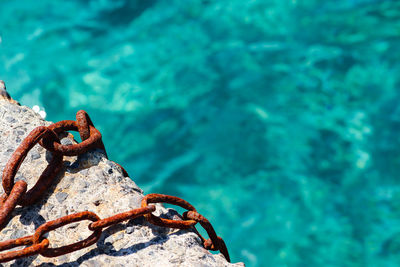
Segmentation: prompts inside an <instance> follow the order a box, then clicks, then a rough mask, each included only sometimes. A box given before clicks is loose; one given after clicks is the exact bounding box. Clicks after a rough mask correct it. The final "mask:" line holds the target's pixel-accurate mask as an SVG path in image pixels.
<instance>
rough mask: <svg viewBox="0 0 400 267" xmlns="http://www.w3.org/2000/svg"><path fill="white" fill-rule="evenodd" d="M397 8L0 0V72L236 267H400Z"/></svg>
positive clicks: (392, 4)
mask: <svg viewBox="0 0 400 267" xmlns="http://www.w3.org/2000/svg"><path fill="white" fill-rule="evenodd" d="M399 8H400V5H399V4H398V2H396V1H372V0H368V1H367V0H365V1H362V0H352V1H350V0H348V1H344V0H341V1H312V0H310V1H294V0H292V1H286V0H276V1H272V0H265V1H232V0H230V1H206V0H204V1H194V0H191V1H155V0H153V1H111V0H109V1H107V0H102V1H100V0H99V1H62V2H61V1H58V2H54V1H45V0H43V1H14V2H12V3H11V2H5V1H3V2H1V3H0V10H1V16H0V37H1V39H0V40H1V43H0V59H1V63H2V64H0V79H3V80H5V81H6V84H7V85H8V88H9V92H10V93H11V95H12V96H13V97H14V98H16V99H19V100H20V101H21V102H22V104H24V105H27V106H31V107H32V106H33V105H35V104H37V105H39V106H41V107H42V108H44V109H45V110H46V112H47V114H48V116H47V119H49V120H52V121H58V120H63V119H73V118H74V116H75V112H76V111H77V110H79V109H85V110H86V111H88V112H89V114H90V115H91V117H92V119H93V121H94V123H95V125H96V127H97V128H99V130H100V131H101V132H102V133H103V140H104V143H105V145H106V148H107V152H108V154H109V156H110V158H111V159H113V160H115V161H117V162H119V163H120V164H122V165H123V166H125V168H126V169H127V170H128V172H129V173H130V175H131V176H132V178H133V179H134V180H135V181H136V182H137V184H138V185H139V186H141V187H142V188H144V189H145V191H146V193H150V192H159V193H166V194H172V195H177V196H181V197H183V198H185V199H186V200H188V201H190V202H191V203H192V204H193V205H195V206H196V207H197V209H198V210H199V211H200V212H201V213H202V214H204V215H205V216H206V217H207V218H209V219H210V221H211V222H212V223H213V224H214V226H215V228H216V230H217V232H218V234H219V235H220V236H222V237H223V238H224V239H225V240H226V242H227V245H228V248H229V250H230V253H231V258H232V260H233V262H237V261H244V262H245V263H246V264H247V265H248V266H398V265H399V264H400V257H399V255H400V253H399V252H400V249H399V247H400V239H399V232H400V183H399V174H400V169H399V166H400V164H399V159H400V150H399V147H400V139H399V137H398V136H399V130H400V109H399V102H400V101H399V100H400V76H399V73H400V65H399V53H398V51H399V47H400V38H399V35H400V11H399V10H400V9H399Z"/></svg>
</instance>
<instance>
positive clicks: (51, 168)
mask: <svg viewBox="0 0 400 267" xmlns="http://www.w3.org/2000/svg"><path fill="white" fill-rule="evenodd" d="M66 131H78V132H79V135H80V136H81V139H82V142H81V143H78V144H73V145H62V144H61V142H60V139H59V137H58V135H59V134H60V133H62V132H66ZM37 143H39V144H40V145H41V146H43V147H44V148H45V149H47V150H48V151H50V152H51V153H52V159H51V161H50V162H49V164H48V165H47V167H46V169H45V170H44V171H43V172H42V174H41V175H40V177H39V179H38V181H37V182H36V184H35V185H34V186H33V187H32V188H31V189H30V190H29V191H27V183H26V182H25V181H22V180H20V181H17V182H14V178H15V175H16V173H17V171H18V169H19V167H20V166H21V164H22V162H23V161H24V159H25V157H26V155H27V154H28V152H29V151H30V150H31V149H32V148H33V147H34V146H35V145H36V144H37ZM94 148H100V149H102V150H104V152H105V147H104V144H103V142H102V139H101V133H100V132H99V131H98V130H97V129H96V128H95V127H94V125H93V123H92V121H91V119H90V117H89V115H88V114H87V113H86V112H85V111H83V110H80V111H78V112H77V114H76V121H72V120H64V121H59V122H57V123H53V124H51V125H50V126H48V127H46V126H39V127H36V128H35V129H33V130H32V131H31V132H30V133H29V134H28V136H27V137H26V138H25V139H24V140H23V141H22V143H21V144H20V145H19V147H18V148H17V149H16V150H15V151H14V153H13V154H12V155H11V158H10V159H9V160H8V162H7V164H6V166H5V168H4V170H3V180H2V185H3V188H4V194H3V195H2V196H0V229H3V228H4V227H5V225H6V224H7V222H8V221H9V219H10V216H11V213H12V211H13V210H14V208H15V207H16V206H17V205H21V206H29V205H32V204H34V203H35V202H37V201H38V200H39V199H41V198H42V196H43V195H44V194H45V193H46V190H48V188H49V187H50V186H51V185H52V183H53V180H54V178H55V177H56V176H57V175H58V174H59V173H60V172H61V169H62V162H63V156H77V155H79V154H83V153H86V152H87V151H89V150H91V149H94ZM106 157H107V154H106ZM117 165H118V166H119V167H121V169H122V172H123V175H124V176H125V177H127V176H128V173H127V172H126V170H125V169H124V168H123V167H122V166H121V165H119V164H117ZM151 203H153V204H154V203H169V204H173V205H177V206H180V207H182V208H184V209H186V210H187V211H186V212H184V213H183V215H182V218H183V219H182V220H170V219H164V218H160V217H157V216H155V215H153V214H152V212H154V211H155V210H156V206H155V205H150V204H151ZM140 216H142V217H144V218H145V219H146V220H147V221H148V222H150V223H151V224H154V225H158V226H162V227H168V228H177V229H188V228H193V230H194V231H195V233H196V234H197V235H198V236H199V237H200V239H201V241H202V243H203V246H204V247H205V248H206V249H208V250H213V251H220V252H221V253H222V254H223V255H224V257H225V258H226V260H227V261H228V262H230V258H229V253H228V249H227V248H226V245H225V242H224V240H223V239H222V238H221V237H219V236H217V234H216V232H215V230H214V228H213V226H212V225H211V223H210V222H209V221H208V220H207V219H206V218H205V217H204V216H202V215H201V214H199V213H198V212H197V211H196V209H195V208H194V207H193V206H192V205H191V204H190V203H189V202H187V201H185V200H183V199H181V198H178V197H174V196H169V195H162V194H148V195H146V196H145V197H144V198H143V200H142V203H141V208H137V209H133V210H130V211H126V212H123V213H119V214H116V215H113V216H111V217H108V218H104V219H100V218H99V216H97V215H96V214H95V213H93V212H90V211H83V212H78V213H74V214H70V215H67V216H64V217H61V218H58V219H55V220H53V221H49V222H46V223H44V224H42V225H41V226H39V227H38V228H37V229H36V231H35V232H34V233H33V235H30V236H24V237H20V238H17V239H10V240H6V241H2V242H0V251H4V250H8V249H12V248H16V247H22V246H27V247H25V248H22V249H20V250H14V251H9V252H3V253H0V262H7V261H10V260H14V259H18V258H22V257H28V256H32V255H36V254H40V255H42V256H45V257H57V256H60V255H64V254H67V253H71V252H73V251H76V250H79V249H83V248H86V247H88V246H91V245H93V244H95V243H96V242H97V241H98V240H99V238H100V236H101V234H102V231H103V229H104V228H106V227H109V226H111V225H115V224H118V223H121V222H123V221H126V220H130V219H134V218H137V217H140ZM83 220H88V221H91V222H90V223H89V224H88V229H89V230H90V231H92V232H93V233H92V234H91V235H90V236H89V237H88V238H86V239H85V240H81V241H78V242H76V243H73V244H69V245H65V246H62V247H58V248H53V247H50V243H51V242H50V241H49V240H48V239H47V238H45V237H44V236H43V235H44V234H46V233H48V232H50V231H53V230H56V229H57V228H59V227H62V226H65V225H67V224H71V223H75V222H78V221H83ZM197 223H200V225H201V226H202V227H203V228H204V229H205V230H206V232H207V234H208V236H209V239H205V238H204V237H203V236H202V235H200V233H199V232H198V231H197V230H196V228H195V225H196V224H197Z"/></svg>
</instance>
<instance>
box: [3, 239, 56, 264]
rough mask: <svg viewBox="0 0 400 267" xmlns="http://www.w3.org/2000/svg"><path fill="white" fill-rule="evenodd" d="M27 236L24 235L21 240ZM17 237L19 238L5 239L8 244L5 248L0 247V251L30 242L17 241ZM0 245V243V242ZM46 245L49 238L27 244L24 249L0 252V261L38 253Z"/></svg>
mask: <svg viewBox="0 0 400 267" xmlns="http://www.w3.org/2000/svg"><path fill="white" fill-rule="evenodd" d="M29 237H32V236H29ZM29 237H24V238H22V239H23V241H25V238H29ZM19 239H20V238H18V239H13V240H8V241H6V242H8V243H9V244H7V247H6V248H2V247H0V251H1V250H5V249H9V248H15V247H19V246H24V245H27V244H29V243H30V242H19ZM0 246H1V244H0ZM48 246H49V240H47V239H43V240H42V241H41V242H40V243H38V244H34V245H32V246H29V247H27V248H24V249H20V250H15V251H9V252H4V253H0V262H7V261H11V260H15V259H19V258H24V257H28V256H32V255H35V254H39V253H40V252H41V251H43V250H44V249H46V248H47V247H48Z"/></svg>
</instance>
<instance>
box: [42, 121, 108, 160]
mask: <svg viewBox="0 0 400 267" xmlns="http://www.w3.org/2000/svg"><path fill="white" fill-rule="evenodd" d="M48 128H49V129H51V130H53V131H55V132H56V133H57V134H59V133H61V132H65V131H78V126H77V125H76V122H75V121H71V120H64V121H59V122H56V123H53V124H51V125H50V126H49V127H48ZM89 128H90V136H89V138H88V139H86V140H84V141H82V142H81V143H79V144H74V145H70V146H67V145H62V144H60V143H58V142H49V141H48V140H46V139H45V138H43V141H41V142H39V144H40V145H41V146H43V147H44V148H46V149H47V150H50V151H55V152H58V153H61V154H62V155H64V156H77V155H79V154H83V153H86V152H87V151H88V150H90V149H92V148H95V147H96V145H97V142H98V141H99V140H101V133H100V132H99V131H98V130H97V129H96V128H94V127H93V126H89Z"/></svg>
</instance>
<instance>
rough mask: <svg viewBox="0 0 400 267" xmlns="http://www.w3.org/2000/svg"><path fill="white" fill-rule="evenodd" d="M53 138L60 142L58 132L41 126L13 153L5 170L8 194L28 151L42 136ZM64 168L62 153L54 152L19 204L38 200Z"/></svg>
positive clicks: (24, 204)
mask: <svg viewBox="0 0 400 267" xmlns="http://www.w3.org/2000/svg"><path fill="white" fill-rule="evenodd" d="M45 137H46V138H52V139H54V140H56V141H58V142H59V139H58V137H57V136H56V134H55V133H54V132H53V131H51V130H49V129H48V128H47V127H45V126H39V127H36V128H35V129H33V130H32V132H30V133H29V135H28V136H27V137H26V138H25V139H24V140H23V141H22V143H21V144H20V145H19V146H18V148H17V149H16V150H15V151H14V153H13V154H12V155H11V158H10V159H9V160H8V162H7V164H6V166H5V167H4V170H3V188H4V192H5V193H6V194H7V195H10V192H11V190H12V188H13V186H14V178H15V175H16V174H17V172H18V169H19V167H20V166H21V164H22V162H23V161H24V159H25V157H26V155H27V154H28V152H29V151H30V150H31V149H32V148H33V147H34V146H35V144H36V143H38V142H39V141H40V140H41V138H45ZM61 168H62V155H61V154H58V153H53V157H52V159H51V161H50V163H49V164H48V165H47V167H46V169H45V170H44V171H43V172H42V174H41V175H40V177H39V179H38V181H37V182H36V184H35V185H34V186H33V187H32V188H31V189H30V190H29V191H28V192H26V194H24V195H23V196H22V198H21V199H20V201H19V202H18V204H20V205H22V206H27V205H31V204H33V203H34V202H35V201H37V200H38V199H39V198H40V197H41V196H42V195H43V193H44V191H45V190H46V189H47V188H48V187H49V186H50V184H51V183H52V181H53V179H54V177H56V176H57V175H58V173H59V172H60V171H61Z"/></svg>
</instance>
